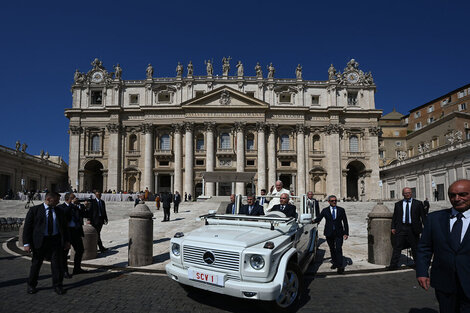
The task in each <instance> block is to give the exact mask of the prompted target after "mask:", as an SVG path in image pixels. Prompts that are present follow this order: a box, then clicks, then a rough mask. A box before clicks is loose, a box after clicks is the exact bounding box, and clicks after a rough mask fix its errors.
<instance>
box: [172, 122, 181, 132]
mask: <svg viewBox="0 0 470 313" xmlns="http://www.w3.org/2000/svg"><path fill="white" fill-rule="evenodd" d="M171 127H172V128H173V131H174V132H175V134H181V133H182V132H183V124H172V125H171Z"/></svg>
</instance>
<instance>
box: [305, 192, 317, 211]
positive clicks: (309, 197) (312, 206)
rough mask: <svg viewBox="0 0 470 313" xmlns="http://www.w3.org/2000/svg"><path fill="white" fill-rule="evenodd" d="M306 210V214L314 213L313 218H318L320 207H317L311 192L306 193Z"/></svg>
mask: <svg viewBox="0 0 470 313" xmlns="http://www.w3.org/2000/svg"><path fill="white" fill-rule="evenodd" d="M307 208H308V209H309V210H308V212H311V213H312V215H313V212H315V217H320V205H318V201H317V199H315V198H314V197H313V192H311V191H309V192H308V193H307Z"/></svg>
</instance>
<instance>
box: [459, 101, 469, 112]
mask: <svg viewBox="0 0 470 313" xmlns="http://www.w3.org/2000/svg"><path fill="white" fill-rule="evenodd" d="M466 109H467V103H465V102H464V103H460V104H459V111H465V110H466Z"/></svg>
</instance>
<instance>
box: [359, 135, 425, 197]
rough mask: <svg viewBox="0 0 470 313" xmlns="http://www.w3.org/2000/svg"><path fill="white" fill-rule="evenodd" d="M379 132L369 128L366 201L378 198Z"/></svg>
mask: <svg viewBox="0 0 470 313" xmlns="http://www.w3.org/2000/svg"><path fill="white" fill-rule="evenodd" d="M380 132H381V130H380V128H379V127H370V128H369V147H368V149H369V150H368V151H371V153H370V159H369V167H370V169H371V170H372V171H371V173H370V179H369V182H370V183H369V186H366V190H365V191H366V195H367V199H368V200H371V199H377V198H378V197H377V195H378V194H379V192H380V187H379V180H380V175H379V154H378V153H376V151H379V138H378V136H379V134H380ZM367 189H368V190H367ZM416 191H417V192H420V191H419V190H416Z"/></svg>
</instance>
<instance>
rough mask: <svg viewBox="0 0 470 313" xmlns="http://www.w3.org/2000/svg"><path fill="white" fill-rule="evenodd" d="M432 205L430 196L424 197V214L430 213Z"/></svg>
mask: <svg viewBox="0 0 470 313" xmlns="http://www.w3.org/2000/svg"><path fill="white" fill-rule="evenodd" d="M430 207H431V206H430V205H429V200H428V198H426V199H424V201H423V208H424V215H428V214H429V208H430Z"/></svg>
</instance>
